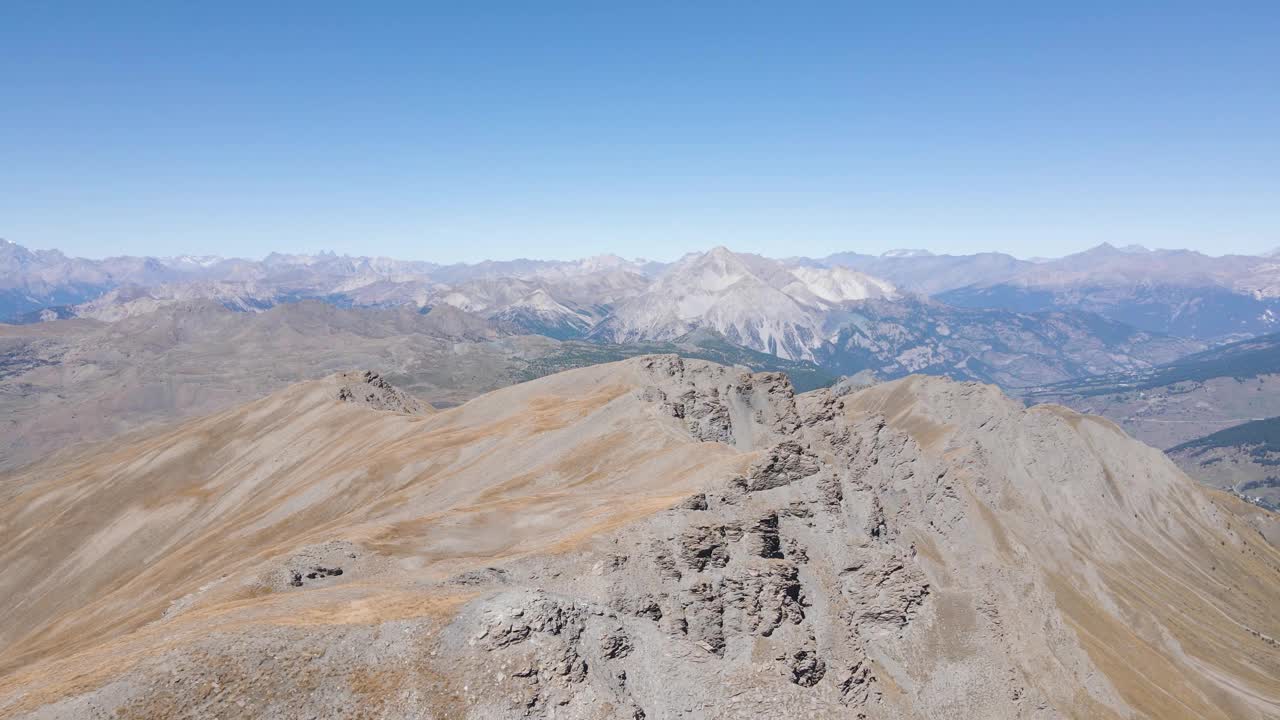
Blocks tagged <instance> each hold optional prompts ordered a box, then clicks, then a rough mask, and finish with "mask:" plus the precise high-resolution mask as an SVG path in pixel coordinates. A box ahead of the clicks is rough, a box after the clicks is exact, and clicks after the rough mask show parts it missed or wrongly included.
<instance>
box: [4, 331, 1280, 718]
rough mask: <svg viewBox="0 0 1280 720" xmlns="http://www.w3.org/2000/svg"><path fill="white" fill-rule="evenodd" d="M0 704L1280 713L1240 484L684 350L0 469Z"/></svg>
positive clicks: (283, 412)
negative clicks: (801, 382) (427, 402)
mask: <svg viewBox="0 0 1280 720" xmlns="http://www.w3.org/2000/svg"><path fill="white" fill-rule="evenodd" d="M0 500H2V502H0V541H2V542H0V562H2V563H3V565H4V567H5V568H6V571H5V572H4V573H3V574H0V595H2V596H3V597H5V598H6V600H7V601H6V603H5V604H4V605H3V607H0V639H2V642H0V715H3V716H4V717H15V718H16V717H22V718H95V717H96V718H115V717H192V718H195V717H220V718H236V717H244V718H257V717H317V718H325V717H332V718H339V717H342V718H345V717H379V718H400V717H415V718H416V717H435V718H446V717H448V718H454V717H470V718H500V717H501V718H506V717H558V718H628V719H634V718H641V717H643V718H676V717H833V718H834V717H838V718H849V717H864V718H936V717H982V718H1067V717H1074V718H1084V717H1089V718H1161V719H1169V718H1204V719H1209V718H1213V719H1221V720H1227V719H1233V720H1234V719H1241V718H1244V719H1249V718H1256V719H1262V718H1273V717H1277V716H1278V715H1280V645H1278V644H1277V638H1280V615H1277V614H1276V612H1275V607H1276V602H1277V599H1280V549H1277V547H1276V546H1274V545H1272V544H1270V543H1269V542H1268V540H1267V538H1266V537H1264V535H1263V534H1261V533H1260V531H1259V529H1257V527H1255V524H1254V523H1255V522H1256V518H1257V513H1259V512H1265V511H1260V510H1259V509H1258V508H1255V507H1253V506H1250V505H1247V504H1245V503H1242V502H1241V501H1239V500H1238V499H1236V498H1234V497H1233V496H1231V495H1227V494H1224V493H1221V492H1217V491H1214V490H1210V489H1206V488H1204V487H1202V486H1200V485H1197V484H1196V483H1194V482H1192V481H1191V480H1190V479H1188V478H1187V477H1186V476H1185V475H1184V474H1183V473H1182V472H1181V471H1180V470H1179V469H1178V468H1177V467H1176V466H1175V465H1173V464H1172V463H1171V462H1170V461H1169V460H1167V459H1166V458H1165V457H1164V456H1163V455H1162V454H1161V453H1160V452H1159V451H1157V450H1155V449H1152V448H1149V447H1147V446H1145V445H1142V444H1140V443H1138V442H1136V441H1134V440H1132V439H1130V438H1129V437H1128V436H1126V435H1125V433H1124V432H1123V431H1122V430H1120V429H1119V428H1118V427H1117V426H1116V425H1114V424H1113V423H1111V422H1109V421H1107V420H1103V419H1101V418H1096V417H1091V416H1087V415H1080V414H1077V413H1076V412H1074V411H1071V410H1068V409H1066V408H1063V407H1060V406H1055V405H1041V406H1036V407H1031V408H1026V407H1024V406H1023V405H1022V404H1021V403H1020V402H1016V401H1014V400H1011V399H1009V398H1007V397H1005V396H1004V395H1003V394H1002V393H1001V392H1000V391H999V390H997V389H996V388H994V387H991V386H987V385H980V384H976V383H957V382H954V381H950V380H946V379H942V378H937V377H926V376H910V377H907V378H903V379H899V380H894V381H890V382H885V383H880V384H872V385H867V386H859V385H856V384H850V383H842V384H840V385H839V386H837V387H836V388H827V389H818V390H814V391H811V392H807V393H802V394H797V393H796V392H795V391H794V389H793V387H792V386H791V384H790V383H789V382H788V381H787V379H786V377H785V376H784V375H782V374H779V373H754V374H753V373H751V372H748V371H744V370H740V369H733V368H728V367H725V366H721V365H716V364H713V363H709V362H705V361H699V360H689V359H681V358H680V357H678V356H675V355H648V356H641V357H637V358H632V359H628V360H624V361H621V362H616V363H608V364H601V365H594V366H591V367H587V368H581V369H576V370H571V371H567V372H563V373H559V374H555V375H550V376H547V377H543V378H540V379H537V380H533V381H530V382H526V383H521V384H517V385H513V386H511V387H506V388H502V389H499V390H495V391H493V392H491V393H488V394H485V395H482V396H480V397H477V398H475V399H473V400H471V401H469V402H467V403H465V404H463V405H460V406H458V407H454V408H451V409H447V410H440V411H435V410H431V409H430V408H428V407H426V406H424V405H423V404H422V403H420V402H418V401H416V400H415V399H414V398H412V397H411V396H409V395H407V394H405V393H403V392H402V391H400V390H397V389H396V388H395V387H394V386H393V384H391V383H388V382H387V381H386V379H385V378H383V377H381V376H379V375H378V374H377V373H373V372H362V373H342V374H337V375H331V376H328V377H326V378H324V379H321V380H314V381H308V382H304V383H300V384H295V385H292V386H289V387H287V388H284V389H282V390H279V391H277V392H275V393H272V394H270V395H268V396H266V397H264V398H261V399H258V400H254V401H251V402H248V403H246V404H242V405H239V406H237V407H234V408H230V409H227V410H224V411H222V412H220V413H217V414H213V415H209V416H205V417H201V418H197V419H192V420H189V421H186V422H184V423H182V424H180V425H177V426H175V427H173V428H172V429H169V430H165V431H162V432H154V433H149V434H146V435H140V436H133V437H130V438H128V439H126V440H120V441H115V442H111V443H109V444H103V445H97V446H79V447H77V448H74V449H72V450H68V451H65V452H63V453H61V454H59V455H57V456H55V457H52V458H48V459H45V460H42V461H38V462H36V463H34V464H31V465H28V466H26V467H24V468H22V469H19V470H16V471H11V472H10V473H9V474H7V475H4V476H0Z"/></svg>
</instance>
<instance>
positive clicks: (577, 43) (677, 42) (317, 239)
mask: <svg viewBox="0 0 1280 720" xmlns="http://www.w3.org/2000/svg"><path fill="white" fill-rule="evenodd" d="M272 5H274V6H275V8H274V9H271V10H264V9H263V8H262V7H260V4H259V3H238V2H210V3H198V4H197V3H177V2H174V3H145V4H138V5H136V6H131V5H130V4H129V3H127V2H112V3H100V2H94V3H83V4H64V3H57V2H40V3H36V2H24V1H22V0H8V1H7V2H3V3H0V48H2V52H3V57H4V59H3V60H2V61H0V237H5V238H8V239H10V240H13V241H15V242H18V243H21V244H25V245H28V246H31V247H58V248H61V249H63V250H65V251H67V252H70V253H74V254H78V255H87V256H90V257H97V256H103V255H109V254H124V253H128V254H177V253H188V252H190V253H218V254H224V255H243V256H260V255H262V254H264V253H265V252H267V251H269V250H282V251H313V250H320V249H334V250H337V251H339V252H350V253H368V254H384V255H391V256H396V257H406V258H420V259H433V260H442V261H456V260H475V259H479V258H484V257H491V258H509V257H517V256H528V257H577V256H583V255H591V254H598V253H603V252H616V253H620V254H623V255H627V256H646V257H655V258H659V259H666V258H672V257H675V256H678V255H680V254H681V253H683V252H685V251H688V250H692V249H700V248H706V247H709V246H712V245H717V244H725V245H729V246H730V247H733V248H735V249H739V250H745V251H755V252H763V253H766V254H770V255H792V254H806V255H823V254H826V253H830V252H834V251H839V250H861V251H867V252H880V251H883V250H886V249H890V248H894V247H927V248H930V249H933V250H935V251H950V252H966V251H977V250H987V249H993V250H1005V251H1010V252H1013V253H1015V254H1019V255H1023V256H1030V255H1057V254H1063V253H1067V252H1071V251H1074V250H1078V249H1083V248H1085V247H1088V246H1091V245H1095V244H1097V243H1099V242H1102V241H1109V242H1112V243H1115V244H1119V245H1123V244H1128V243H1141V244H1146V245H1150V246H1155V247H1193V248H1197V249H1202V250H1205V251H1208V252H1212V253H1214V254H1218V253H1222V252H1227V251H1235V252H1257V251H1262V250H1267V249H1271V248H1272V247H1274V246H1276V245H1280V2H1275V0H1271V1H1270V2H1255V3H1232V2H1207V1H1206V2H1199V3H1177V2H1140V3H1123V2H1097V3H1095V2H1062V3H1042V2H1009V3H999V4H996V3H983V2H975V3H960V2H939V3H922V2H919V3H855V2H844V3H831V4H801V3H776V4H769V5H765V4H756V3H725V4H723V5H713V4H710V3H671V4H666V3H582V4H566V3H554V2H547V3H534V2H518V3H516V2H513V3H485V2H476V3H468V2H453V3H448V4H441V5H439V6H438V7H432V4H431V3H404V4H387V3H378V4H374V5H377V6H378V8H377V9H365V6H366V5H367V4H363V3H350V2H347V3H340V4H339V3H334V4H327V3H323V2H308V3H296V4H288V5H286V4H283V3H272ZM695 5H696V6H697V8H694V7H691V6H695ZM622 6H627V7H628V8H629V9H626V10H622V9H619V8H620V7H622ZM744 6H749V7H744ZM1120 6H1125V7H1124V9H1121V8H1120Z"/></svg>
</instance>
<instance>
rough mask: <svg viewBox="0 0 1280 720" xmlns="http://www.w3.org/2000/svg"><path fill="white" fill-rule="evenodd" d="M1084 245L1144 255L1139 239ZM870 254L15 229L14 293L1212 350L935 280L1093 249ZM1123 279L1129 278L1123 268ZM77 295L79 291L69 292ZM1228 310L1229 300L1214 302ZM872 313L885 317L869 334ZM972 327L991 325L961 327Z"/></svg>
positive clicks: (883, 355)
mask: <svg viewBox="0 0 1280 720" xmlns="http://www.w3.org/2000/svg"><path fill="white" fill-rule="evenodd" d="M1084 255H1085V256H1089V257H1095V256H1097V257H1111V256H1114V255H1119V256H1120V257H1123V258H1129V257H1131V256H1132V253H1123V252H1120V251H1114V252H1111V251H1106V252H1103V251H1091V253H1085V254H1084ZM865 257H866V256H857V255H851V254H845V255H837V256H831V257H829V258H826V259H823V260H805V259H790V260H774V259H769V258H764V257H761V256H758V255H750V254H743V253H734V252H731V251H729V250H728V249H726V248H715V249H712V250H710V251H708V252H705V253H692V254H690V255H687V256H685V257H684V258H681V259H680V260H678V261H676V262H674V263H669V264H662V263H654V262H646V261H639V260H625V259H622V258H618V257H614V256H601V257H596V258H589V259H586V260H580V261H572V262H565V261H532V260H520V261H509V262H485V263H479V264H475V265H451V266H441V265H435V264H432V263H426V262H415V261H398V260H390V259H386V258H371V257H362V258H351V257H339V256H336V255H333V254H320V255H280V254H271V255H268V256H267V257H266V258H264V259H263V260H261V261H246V260H235V259H219V258H213V257H199V258H190V257H179V258H113V259H108V260H102V261H90V260H84V259H76V258H67V257H65V256H63V255H62V254H61V253H57V252H55V251H40V252H32V251H28V250H25V249H24V248H21V247H20V246H17V245H14V244H12V243H8V244H5V245H3V246H0V269H3V270H4V278H5V280H4V286H5V289H4V292H5V293H6V296H5V298H6V299H5V301H4V305H3V306H2V307H0V312H7V313H8V315H9V318H10V320H11V321H39V320H49V319H60V318H61V319H65V318H70V317H81V318H94V319H99V320H103V321H108V322H111V321H115V320H119V319H121V318H125V317H129V316H132V315H138V314H145V313H148V312H152V311H154V310H156V309H157V308H159V307H162V306H165V305H169V304H174V303H181V302H190V301H197V300H212V301H215V302H218V303H220V304H222V305H224V306H226V307H228V308H232V309H236V310H241V311H250V312H256V311H261V310H264V309H266V308H269V307H271V306H273V305H277V304H280V303H284V302H291V301H296V300H298V299H302V298H314V299H320V300H323V301H325V302H328V303H331V304H335V305H339V306H343V307H353V306H369V307H394V306H410V307H413V308H419V309H421V308H429V307H436V306H439V305H451V306H453V307H455V308H458V309H461V310H464V311H466V312H468V313H472V314H475V315H478V316H480V317H482V318H485V319H487V320H490V321H493V322H495V323H496V324H497V325H498V326H500V327H504V328H506V329H508V330H509V331H511V332H517V333H519V332H523V333H528V334H539V335H546V336H548V337H552V338H556V339H560V340H566V339H588V340H594V341H602V342H611V343H618V344H626V343H634V342H640V341H668V340H673V339H675V338H678V337H681V336H684V335H686V334H688V333H689V332H691V331H693V330H695V329H709V330H714V331H715V332H718V333H720V334H721V335H723V336H724V337H725V338H727V339H728V340H729V341H730V342H733V343H735V344H738V345H741V346H743V347H745V348H748V349H751V350H755V351H759V352H765V353H769V354H773V355H776V356H778V357H780V358H783V359H788V360H803V361H810V362H815V363H818V364H820V365H824V366H826V367H828V368H830V369H832V370H836V371H839V372H857V371H860V370H864V369H865V370H873V371H876V372H880V373H882V374H886V375H887V376H891V377H892V376H898V375H901V374H905V373H907V372H915V371H923V372H941V373H945V374H949V375H951V376H953V377H959V378H965V379H980V380H985V381H995V382H999V383H1001V384H1004V385H1006V386H1010V387H1012V386H1022V385H1032V384H1044V383H1051V382H1056V381H1059V380H1064V379H1067V378H1069V377H1074V376H1077V375H1079V374H1084V373H1100V372H1109V371H1116V370H1124V369H1137V368H1141V367H1146V366H1150V365H1154V364H1158V363H1160V362H1164V361H1167V360H1169V359H1172V358H1173V357H1174V356H1176V355H1179V354H1186V353H1189V352H1193V351H1195V350H1198V349H1202V348H1203V347H1204V345H1202V344H1197V343H1203V342H1205V340H1206V339H1212V338H1207V336H1208V335H1212V333H1205V332H1190V333H1180V332H1169V331H1168V328H1163V329H1162V328H1152V327H1149V325H1151V323H1146V322H1137V323H1135V322H1127V321H1126V320H1125V319H1123V318H1121V317H1117V316H1120V315H1125V316H1127V315H1131V314H1132V313H1129V312H1128V310H1126V309H1123V308H1120V309H1117V308H1114V307H1101V306H1098V307H1095V306H1089V307H1083V306H1081V307H1077V306H1074V305H1072V304H1071V303H1067V302H1062V303H1043V304H1042V306H1038V307H1035V308H1022V307H1003V306H1002V303H1001V302H998V301H996V300H993V301H992V302H991V303H988V305H990V307H988V306H985V305H983V303H979V302H976V301H975V300H974V299H973V298H972V297H968V296H966V297H960V296H955V297H954V298H953V297H952V296H951V294H950V293H954V292H958V290H956V289H954V288H953V289H951V290H948V291H947V292H944V293H941V294H939V295H938V296H937V299H931V298H930V297H929V292H932V291H936V290H943V289H945V288H946V287H949V285H950V283H947V282H946V281H945V278H947V277H948V276H949V275H965V276H967V277H968V278H969V279H970V280H971V281H980V282H986V281H995V280H1001V281H1005V280H1009V278H1010V276H1011V275H1010V274H1011V273H1012V274H1014V275H1017V274H1018V273H1023V275H1017V276H1018V277H1024V276H1025V273H1027V272H1028V271H1029V270H1028V268H1031V269H1035V270H1037V271H1042V270H1043V269H1044V268H1046V267H1049V266H1056V265H1061V266H1063V267H1075V266H1077V265H1079V264H1080V263H1081V262H1082V261H1081V260H1080V258H1081V257H1082V256H1072V257H1069V258H1064V259H1062V260H1060V261H1052V262H1046V263H1039V264H1035V263H1029V262H1026V261H1018V260H1015V259H1013V258H1009V257H1007V256H1000V255H996V254H985V255H977V256H965V257H949V256H933V255H929V254H924V253H919V252H912V253H897V254H889V255H887V256H882V257H879V258H875V259H874V260H875V261H874V262H870V263H867V262H863V259H865ZM1257 260H1259V262H1260V263H1263V262H1264V261H1262V260H1261V259H1257ZM1265 262H1270V261H1265ZM1264 264H1265V263H1264ZM859 265H861V266H863V267H865V269H859V267H857V266H859ZM1175 265H1176V266H1177V267H1178V268H1181V267H1182V266H1181V265H1177V264H1175ZM1271 265H1274V263H1271ZM1237 266H1238V267H1239V268H1244V267H1245V263H1244V262H1243V261H1236V260H1231V267H1237ZM1249 267H1250V268H1252V270H1251V272H1253V273H1254V275H1257V276H1262V275H1265V272H1264V271H1263V269H1260V268H1259V267H1255V266H1253V265H1250V266H1249ZM876 272H883V273H884V274H885V275H888V276H890V277H891V278H893V279H885V278H882V277H879V276H877V275H876V274H875V273H876ZM1224 272H1225V271H1224ZM1241 272H1243V270H1241ZM1054 277H1056V275H1055V276H1054ZM1179 277H1180V278H1182V276H1179ZM1196 277H1197V278H1201V279H1203V278H1208V277H1209V275H1203V274H1202V275H1197V276H1196ZM1212 277H1213V278H1217V279H1216V280H1214V281H1215V282H1218V283H1219V284H1218V285H1217V286H1215V287H1217V288H1219V289H1218V290H1214V292H1219V291H1221V292H1228V291H1227V290H1225V289H1221V288H1223V287H1225V285H1223V284H1222V282H1225V281H1222V282H1219V281H1220V280H1221V278H1219V277H1218V275H1213V276H1212ZM924 278H929V280H928V281H925V280H924ZM984 278H985V280H984ZM1114 278H1121V279H1126V278H1129V276H1128V275H1125V274H1124V273H1122V272H1119V271H1117V273H1115V274H1114ZM1211 279H1212V278H1211ZM1204 281H1205V282H1208V281H1209V280H1204ZM1170 282H1174V280H1173V279H1172V278H1171V279H1170ZM1177 282H1181V283H1183V285H1186V283H1189V282H1192V280H1191V279H1188V278H1182V279H1180V280H1178V281H1177ZM1242 282H1243V281H1242ZM939 283H941V284H939ZM1186 286H1187V287H1190V286H1189V285H1186ZM974 287H976V285H975V286H974ZM1268 287H1270V286H1268ZM1188 292H1191V290H1188ZM1232 292H1234V291H1232ZM1267 292H1270V291H1269V290H1267ZM1260 293H1261V294H1260ZM1232 297H1233V298H1234V297H1236V296H1234V295H1233V296H1232ZM1249 297H1251V298H1253V299H1252V300H1248V301H1247V302H1245V301H1241V302H1244V305H1241V306H1240V307H1235V306H1232V307H1233V308H1235V309H1236V310H1239V313H1237V314H1236V315H1230V317H1229V319H1228V320H1223V321H1222V322H1227V323H1228V324H1231V323H1234V325H1233V329H1230V332H1232V333H1236V334H1239V333H1246V334H1247V333H1248V332H1250V331H1251V329H1256V328H1261V327H1265V326H1267V325H1268V324H1269V322H1270V320H1269V319H1268V318H1269V316H1268V315H1267V311H1266V309H1264V308H1262V305H1267V306H1268V307H1269V305H1268V304H1269V303H1270V302H1272V300H1271V299H1270V296H1269V295H1266V294H1265V292H1263V291H1261V290H1258V291H1255V292H1253V295H1250V296H1249ZM67 298H75V299H77V300H78V302H76V303H74V304H67V303H65V302H64V301H65V300H66V299H67ZM1250 303H1253V304H1250ZM1258 303H1261V305H1258ZM1076 305H1082V304H1081V303H1077V304H1076ZM972 310H984V311H987V312H977V313H975V312H971V311H972ZM1169 312H1170V313H1173V312H1175V310H1173V309H1170V310H1169ZM1183 312H1184V313H1185V311H1183ZM1215 317H1219V318H1221V317H1224V316H1223V314H1222V313H1219V312H1215ZM1100 318H1102V319H1106V320H1109V321H1110V322H1102V321H1101V320H1100ZM1139 319H1141V318H1139ZM1157 324H1159V323H1157ZM870 325H878V326H880V327H879V328H878V330H877V331H876V332H874V333H871V334H870V335H869V334H868V331H867V329H868V327H869V326H870ZM1237 326H1238V327H1237ZM1181 327H1182V326H1177V327H1175V328H1173V329H1175V330H1178V329H1181ZM939 329H941V331H940V332H939ZM1224 332H1227V331H1225V330H1224ZM1165 336H1168V337H1165ZM966 337H968V338H976V340H975V341H974V342H965V341H963V340H962V339H961V338H966ZM1214 337H1215V338H1216V337H1217V336H1214ZM1053 346H1061V347H1062V348H1064V351H1063V353H1062V357H1059V358H1051V359H1049V360H1048V361H1046V360H1045V358H1046V357H1047V356H1046V353H1045V352H1044V348H1046V347H1053ZM926 347H927V348H932V349H924V348H926ZM1053 354H1057V353H1056V352H1055V353H1050V355H1053ZM1006 367H1011V368H1013V369H1009V370H1006V369H1005V368H1006Z"/></svg>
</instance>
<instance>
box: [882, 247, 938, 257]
mask: <svg viewBox="0 0 1280 720" xmlns="http://www.w3.org/2000/svg"><path fill="white" fill-rule="evenodd" d="M933 256H934V255H933V253H932V252H929V251H928V250H924V249H921V248H895V249H893V250H886V251H884V252H882V253H880V257H883V258H913V257H933Z"/></svg>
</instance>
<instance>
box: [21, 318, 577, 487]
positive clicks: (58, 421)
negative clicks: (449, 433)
mask: <svg viewBox="0 0 1280 720" xmlns="http://www.w3.org/2000/svg"><path fill="white" fill-rule="evenodd" d="M555 345H556V343H555V342H554V341H553V340H550V339H547V338H541V337H530V336H509V335H504V334H500V333H497V332H495V331H494V330H493V329H492V328H491V327H489V326H488V324H487V323H486V322H485V321H484V320H482V319H480V318H477V317H475V316H470V315H467V314H466V313H463V312H461V311H459V310H456V309H454V308H450V307H442V308H436V309H433V310H432V311H431V312H430V313H429V314H426V315H423V314H420V313H418V312H416V311H413V310H410V309H405V308H400V309H387V310H375V309H368V308H366V309H340V308H336V307H333V306H331V305H326V304H324V303H321V302H318V301H306V302H300V303H290V304H286V305H281V306H277V307H275V308H272V309H271V310H268V311H266V312H263V313H238V312H232V311H230V310H227V309H226V308H222V307H219V306H217V305H214V304H210V303H196V304H181V305H174V306H170V307H166V308H163V309H161V310H159V311H156V312H152V313H149V314H146V315H141V316H138V317H132V318H128V319H126V320H122V321H120V322H117V323H112V324H109V325H108V324H102V323H96V322H92V321H88V320H62V321H57V322H52V323H39V324H35V325H21V326H8V325H0V468H13V467H16V466H19V465H21V464H23V463H25V462H28V461H30V460H32V459H34V458H38V457H41V456H42V455H43V454H45V453H48V452H50V451H53V450H56V449H58V448H61V447H64V446H66V445H68V444H70V443H72V442H80V441H100V440H105V439H107V438H110V437H113V436H115V435H117V434H119V433H121V432H127V431H130V430H134V429H136V428H138V427H141V426H145V425H147V424H149V423H167V422H172V421H173V420H174V419H176V418H183V417H191V416H194V415H200V414H205V413H209V412H214V411H217V410H222V409H224V408H227V407H230V406H233V405H238V404H240V403H243V402H245V401H247V400H250V399H253V398H256V397H261V396H262V395H263V394H265V393H268V392H271V391H274V390H278V389H280V388H282V387H284V386H286V385H288V384H290V383H294V382H298V381H299V380H303V379H307V378H314V377H320V376H322V375H325V374H328V373H332V372H337V371H340V370H346V369H349V368H352V367H377V368H380V369H382V370H383V371H384V372H385V373H386V374H387V375H388V377H390V378H392V379H393V380H394V381H395V382H397V383H399V384H401V385H402V386H404V389H405V390H408V391H410V392H412V393H414V394H415V395H418V396H419V397H421V398H423V399H425V400H427V401H429V402H432V403H437V404H456V403H459V402H462V401H464V400H468V399H470V398H472V397H475V396H476V395H478V394H480V393H482V392H487V391H489V390H493V389H495V388H498V387H503V386H505V385H510V384H511V383H513V382H516V380H517V379H518V378H519V377H520V375H521V373H522V372H523V371H524V368H525V365H526V363H525V362H524V361H523V360H522V358H523V357H526V356H528V357H540V356H542V355H545V354H547V353H550V352H554V350H555Z"/></svg>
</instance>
